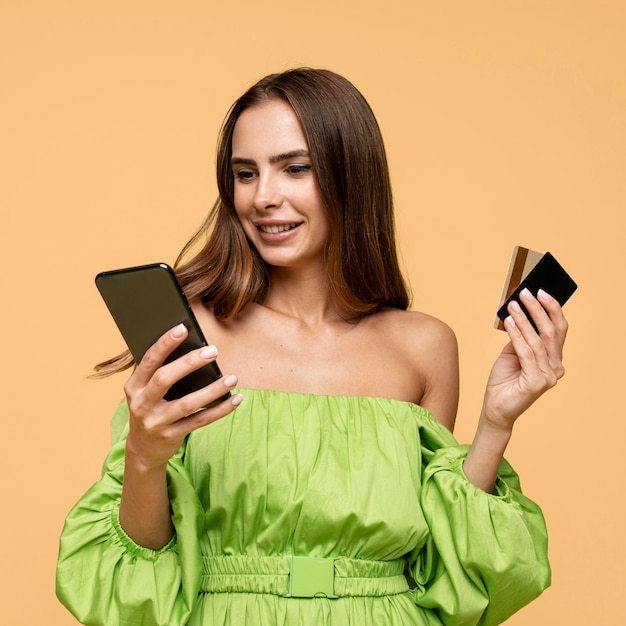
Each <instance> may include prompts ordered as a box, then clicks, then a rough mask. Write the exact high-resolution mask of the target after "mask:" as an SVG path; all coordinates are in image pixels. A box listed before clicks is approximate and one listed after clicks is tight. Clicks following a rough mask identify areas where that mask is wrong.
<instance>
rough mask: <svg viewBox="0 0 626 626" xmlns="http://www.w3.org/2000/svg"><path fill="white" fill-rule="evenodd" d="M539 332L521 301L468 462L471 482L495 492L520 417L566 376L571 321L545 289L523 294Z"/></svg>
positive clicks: (509, 323)
mask: <svg viewBox="0 0 626 626" xmlns="http://www.w3.org/2000/svg"><path fill="white" fill-rule="evenodd" d="M521 298H522V299H523V301H524V306H525V307H526V309H527V310H528V311H529V313H530V314H531V316H532V318H533V320H534V322H535V324H536V325H537V328H538V329H539V333H537V332H535V330H534V328H533V327H532V325H531V324H530V322H529V321H528V319H527V318H526V315H525V314H524V313H523V312H522V310H521V308H520V307H519V304H518V303H516V302H513V303H511V304H510V305H509V309H508V312H509V317H507V319H506V320H505V323H504V327H505V330H506V331H507V333H508V335H509V338H510V342H509V343H508V344H507V345H506V346H505V348H504V349H503V351H502V353H501V354H500V356H499V357H498V359H497V360H496V362H495V364H494V366H493V368H492V370H491V374H490V376H489V381H488V383H487V389H486V392H485V399H484V403H483V409H482V412H481V415H480V420H479V422H478V428H477V430H476V435H475V437H474V442H473V444H472V447H471V448H470V451H469V453H468V456H467V459H466V460H465V463H464V465H463V471H464V472H465V475H466V476H467V478H468V480H469V481H470V482H472V483H473V484H474V485H476V486H477V487H479V488H481V489H483V490H484V491H487V492H491V491H492V490H493V486H494V484H495V481H496V476H497V473H498V469H499V467H500V461H501V460H502V456H503V454H504V451H505V449H506V446H507V444H508V442H509V439H510V437H511V433H512V431H513V425H514V424H515V421H516V420H517V418H518V417H519V416H520V415H521V414H522V413H523V412H524V411H525V410H526V409H527V408H528V407H529V406H530V405H531V404H533V402H535V400H537V398H539V396H541V395H542V394H543V393H544V392H545V391H547V390H548V389H550V388H551V387H554V385H556V383H557V381H558V380H559V379H560V378H561V377H562V376H563V374H564V373H565V370H564V368H563V363H562V358H563V344H564V342H565V337H566V335H567V321H566V320H565V317H564V316H563V312H562V310H561V306H560V305H559V303H558V302H557V301H556V300H555V299H554V298H552V297H551V296H550V295H548V294H547V293H545V292H543V291H540V292H539V294H538V299H537V298H535V297H533V295H532V294H531V293H530V292H529V291H528V290H524V291H523V292H522V293H521Z"/></svg>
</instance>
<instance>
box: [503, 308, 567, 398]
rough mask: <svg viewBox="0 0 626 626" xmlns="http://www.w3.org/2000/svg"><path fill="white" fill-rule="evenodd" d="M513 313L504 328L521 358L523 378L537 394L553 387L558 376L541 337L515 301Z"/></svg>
mask: <svg viewBox="0 0 626 626" xmlns="http://www.w3.org/2000/svg"><path fill="white" fill-rule="evenodd" d="M510 312H511V315H509V317H507V318H506V320H505V323H504V328H505V330H506V331H507V333H508V335H509V338H510V339H511V345H512V347H513V349H514V350H515V353H516V355H517V358H518V360H519V364H520V368H521V374H522V379H523V380H524V381H525V385H526V386H527V387H528V390H529V391H530V392H531V393H532V394H533V395H535V396H537V395H539V394H540V393H542V392H543V391H545V390H546V389H549V388H550V387H553V386H554V385H555V384H556V382H557V380H558V376H557V374H556V373H555V369H554V367H553V365H552V364H551V362H550V358H549V356H548V353H547V350H546V348H545V345H544V343H543V340H542V339H541V337H540V336H539V335H538V334H537V333H536V332H535V329H534V328H533V327H532V325H531V323H530V322H529V321H528V318H527V317H526V315H525V314H524V312H523V311H522V310H521V307H519V304H517V303H515V304H514V305H513V306H512V307H510Z"/></svg>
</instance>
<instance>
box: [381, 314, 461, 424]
mask: <svg viewBox="0 0 626 626" xmlns="http://www.w3.org/2000/svg"><path fill="white" fill-rule="evenodd" d="M376 317H377V318H378V319H377V320H375V322H376V324H377V325H378V329H377V330H378V332H379V333H380V335H381V336H384V337H385V343H386V344H387V345H388V346H389V348H390V349H392V350H393V351H394V352H396V353H397V354H401V355H402V357H403V360H405V362H407V363H410V364H411V368H412V369H413V370H414V371H415V372H416V374H417V375H419V378H420V380H422V381H423V385H422V390H423V391H422V395H421V398H420V401H419V404H420V405H421V406H423V407H424V408H426V409H428V410H429V411H431V413H433V414H434V415H435V416H436V417H437V418H438V419H439V420H440V421H441V422H442V423H443V424H444V425H445V426H446V427H447V428H449V429H450V430H452V429H453V427H454V422H455V419H456V410H457V406H458V398H459V358H458V347H457V340H456V336H455V334H454V331H453V330H452V329H451V328H450V326H448V325H447V324H446V323H445V322H443V321H441V320H439V319H437V318H435V317H433V316H431V315H428V314H426V313H422V312H419V311H401V310H397V309H395V310H394V309H387V310H385V311H382V312H381V313H379V314H378V315H377V316H376Z"/></svg>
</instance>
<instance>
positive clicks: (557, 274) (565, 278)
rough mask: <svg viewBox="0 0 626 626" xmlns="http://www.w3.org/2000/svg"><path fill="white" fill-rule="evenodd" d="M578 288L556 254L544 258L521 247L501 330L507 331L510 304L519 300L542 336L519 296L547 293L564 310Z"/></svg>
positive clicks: (501, 312) (515, 255)
mask: <svg viewBox="0 0 626 626" xmlns="http://www.w3.org/2000/svg"><path fill="white" fill-rule="evenodd" d="M577 288H578V285H577V284H576V283H575V282H574V280H573V279H572V277H571V276H570V275H569V274H568V273H567V272H566V271H565V269H563V267H562V266H561V264H560V263H559V262H558V261H557V260H556V259H555V258H554V256H552V254H550V253H549V252H546V253H545V254H540V253H538V252H534V251H533V250H528V249H527V248H522V247H521V246H517V247H516V248H515V249H514V250H513V258H512V259H511V266H510V268H509V275H508V276H507V281H506V284H505V288H504V292H503V299H504V302H503V303H502V306H501V307H500V308H499V309H498V313H497V317H498V320H497V327H498V328H500V329H503V328H504V326H503V325H502V322H503V321H504V320H505V319H506V317H507V315H508V312H507V307H508V305H509V302H511V301H512V300H516V301H517V302H518V303H519V305H520V307H521V308H522V311H524V313H525V314H526V317H527V318H528V320H529V321H530V323H531V324H532V325H533V328H534V329H535V330H536V331H537V332H538V330H537V326H536V325H535V323H534V322H533V320H532V317H531V316H530V314H529V313H528V311H527V310H526V308H525V307H524V304H523V302H521V301H520V297H519V294H520V292H521V291H522V290H523V289H528V290H529V291H530V292H531V293H532V294H533V296H535V297H536V296H537V292H538V291H539V290H540V289H543V290H544V291H545V292H547V293H549V294H550V295H551V296H552V297H553V298H555V299H556V300H557V301H558V302H559V304H561V306H563V305H564V304H565V303H566V302H567V300H569V298H570V297H571V296H572V294H573V293H574V292H575V291H576V289H577Z"/></svg>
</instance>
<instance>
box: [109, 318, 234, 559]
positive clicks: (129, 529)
mask: <svg viewBox="0 0 626 626" xmlns="http://www.w3.org/2000/svg"><path fill="white" fill-rule="evenodd" d="M186 335H187V329H186V328H185V327H184V326H183V325H180V326H177V327H175V328H174V329H172V330H171V331H169V332H168V333H166V334H165V335H163V336H162V337H161V338H160V339H159V340H158V341H157V342H156V343H155V344H154V345H153V346H152V347H151V348H150V349H149V350H148V351H147V352H146V354H145V356H144V358H143V359H142V360H141V363H139V365H138V366H137V369H136V370H135V372H134V373H133V375H132V376H131V377H130V379H129V380H128V382H127V383H126V385H125V387H124V391H125V393H126V398H127V402H128V407H129V411H130V421H129V433H128V437H127V439H126V450H125V466H124V485H123V490H122V499H121V502H120V512H119V519H120V524H121V526H122V528H123V529H124V532H126V534H127V535H128V536H129V537H130V538H131V539H132V540H133V541H134V542H135V543H137V544H139V545H141V546H144V547H146V548H152V549H159V548H161V547H162V546H164V545H165V544H166V543H167V542H168V541H169V540H170V539H171V537H172V535H173V532H174V529H173V525H172V521H171V511H170V501H169V495H168V492H167V480H166V467H167V462H168V460H169V459H170V458H171V457H172V456H173V455H174V454H175V453H176V451H177V450H178V449H179V448H180V446H181V445H182V443H183V441H184V439H185V437H186V436H187V435H188V434H189V433H190V432H192V431H194V430H196V429H197V428H201V427H202V426H206V425H207V424H210V423H211V422H214V421H215V420H217V419H220V418H222V417H224V416H226V415H228V414H229V413H231V412H232V411H233V410H234V409H235V407H236V406H237V405H238V404H239V403H240V402H241V400H242V398H241V396H239V395H237V396H234V397H233V398H230V399H228V400H224V401H223V402H221V403H220V404H218V405H216V406H214V407H211V408H209V409H204V410H199V409H201V407H203V406H207V405H209V404H211V403H212V402H214V401H215V400H217V399H218V398H220V397H221V396H222V395H224V388H226V389H231V388H232V387H234V386H235V385H236V384H237V378H236V377H235V376H232V375H231V376H226V377H224V378H221V379H219V380H217V381H216V382H214V383H213V384H211V385H208V386H207V387H204V388H203V389H200V390H198V391H195V392H193V393H190V394H188V395H186V396H184V397H182V398H180V399H178V400H173V401H169V402H168V401H166V400H164V399H163V396H164V395H165V393H166V392H167V390H168V389H169V388H170V387H171V386H172V385H173V384H174V383H175V382H176V381H177V380H180V379H181V378H183V377H184V376H185V375H187V374H188V373H190V372H192V371H194V370H196V369H198V368H200V367H202V366H203V365H205V364H206V363H207V362H211V361H214V360H215V358H216V356H217V350H216V349H215V347H214V346H209V347H205V348H200V349H198V350H194V351H192V352H189V353H188V354H186V355H184V356H182V357H180V358H179V359H177V360H175V361H173V362H172V363H169V364H167V365H163V362H164V361H165V359H166V358H167V356H168V355H169V354H170V353H171V352H172V351H173V350H174V349H175V348H176V347H177V346H178V345H180V344H181V343H182V341H183V340H184V338H185V337H186Z"/></svg>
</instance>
